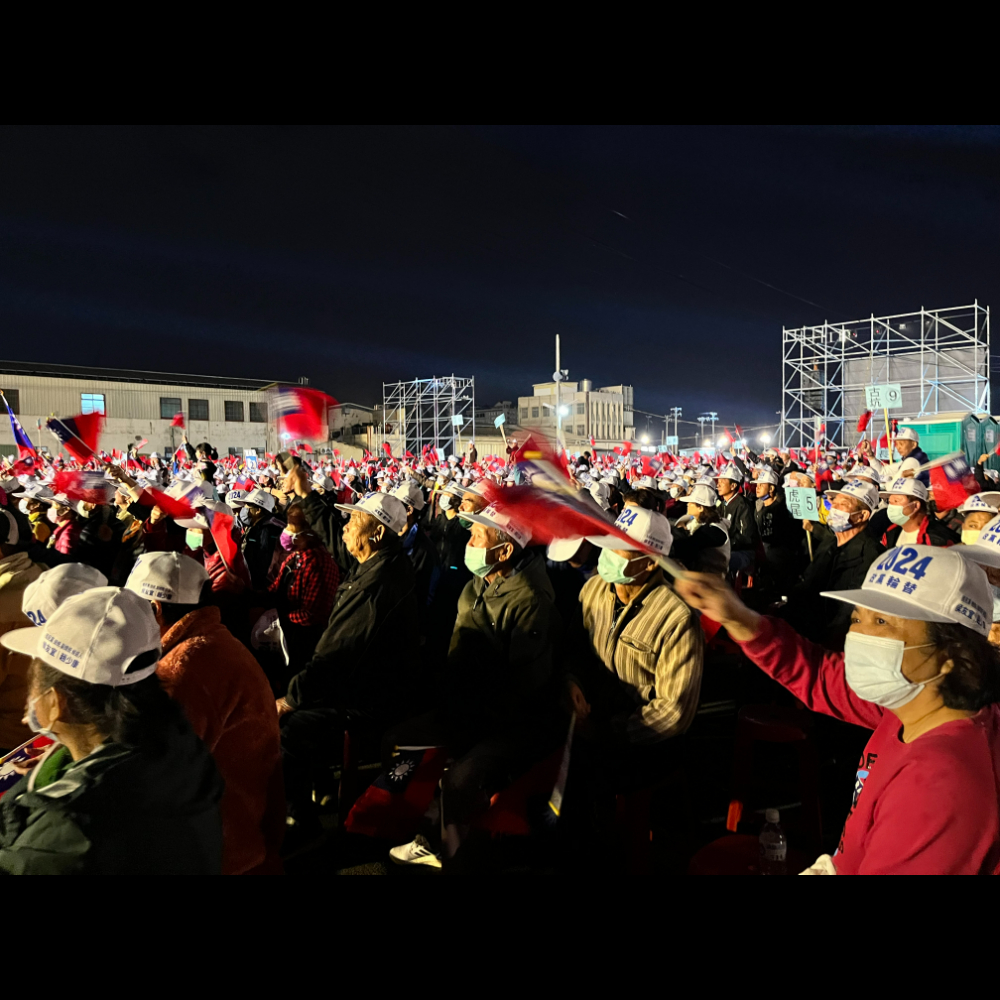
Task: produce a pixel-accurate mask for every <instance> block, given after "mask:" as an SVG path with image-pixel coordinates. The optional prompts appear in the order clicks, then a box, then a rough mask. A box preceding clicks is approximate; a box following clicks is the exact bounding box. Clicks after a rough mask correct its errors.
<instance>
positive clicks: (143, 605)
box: [0, 587, 160, 687]
mask: <svg viewBox="0 0 1000 1000" xmlns="http://www.w3.org/2000/svg"><path fill="white" fill-rule="evenodd" d="M0 644H2V645H4V646H5V647H6V648H7V649H9V650H11V651H12V652H15V653H23V654H24V655H25V656H32V657H37V658H38V659H39V660H41V661H42V663H44V664H45V665H46V666H50V667H54V668H55V669H56V670H58V671H60V672H61V673H64V674H66V675H67V676H68V677H75V678H77V680H81V681H86V682H87V683H88V684H107V685H108V686H110V687H121V686H122V685H125V684H135V683H136V682H137V681H141V680H144V679H145V678H146V677H149V675H150V674H152V673H153V672H154V671H155V670H156V664H157V662H158V660H159V658H160V626H159V625H157V624H156V618H155V616H154V615H153V609H152V608H151V607H150V606H149V604H148V603H147V602H146V601H144V600H143V599H142V598H141V597H139V595H138V594H133V593H132V592H131V591H130V590H124V589H123V588H121V587H94V588H92V589H90V590H85V591H84V592H83V593H82V594H76V595H74V596H73V597H70V598H69V599H68V600H67V601H66V602H65V603H63V604H61V605H60V606H59V607H58V608H56V610H55V611H54V612H53V613H52V617H51V618H50V619H49V620H48V621H47V622H46V623H45V624H44V625H43V626H42V627H41V628H17V629H14V630H13V631H12V632H7V633H5V634H4V635H3V636H0ZM133 664H134V665H133Z"/></svg>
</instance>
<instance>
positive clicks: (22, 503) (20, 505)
mask: <svg viewBox="0 0 1000 1000" xmlns="http://www.w3.org/2000/svg"><path fill="white" fill-rule="evenodd" d="M17 509H18V510H19V511H20V512H21V513H22V514H30V513H31V508H30V507H29V506H28V501H27V500H18V501H17Z"/></svg>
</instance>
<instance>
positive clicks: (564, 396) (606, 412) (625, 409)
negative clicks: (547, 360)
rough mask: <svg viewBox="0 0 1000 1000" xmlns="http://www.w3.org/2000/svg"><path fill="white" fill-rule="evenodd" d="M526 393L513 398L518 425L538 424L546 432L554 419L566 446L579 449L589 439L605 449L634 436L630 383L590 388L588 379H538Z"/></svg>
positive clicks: (535, 425)
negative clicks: (518, 416)
mask: <svg viewBox="0 0 1000 1000" xmlns="http://www.w3.org/2000/svg"><path fill="white" fill-rule="evenodd" d="M532 390H533V393H532V395H530V396H519V397H518V400H517V405H518V410H519V411H520V420H519V422H520V424H521V426H522V427H539V428H541V429H542V430H547V431H549V432H550V433H552V432H554V431H555V430H556V422H557V421H558V422H559V425H560V427H561V429H562V434H563V438H564V440H565V442H566V445H567V447H568V448H571V449H574V450H575V449H577V448H580V449H583V448H587V447H589V446H590V439H591V438H594V439H595V440H596V441H597V447H598V448H600V449H609V448H612V447H614V446H615V445H618V444H621V443H622V441H631V440H634V438H635V415H634V410H633V399H634V396H633V389H632V386H630V385H610V386H604V387H603V388H600V389H595V388H594V383H593V382H592V381H591V380H590V379H584V380H583V381H582V382H562V383H556V382H539V383H537V384H536V385H534V386H532Z"/></svg>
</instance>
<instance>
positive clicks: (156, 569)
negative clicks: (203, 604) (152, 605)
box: [125, 552, 208, 604]
mask: <svg viewBox="0 0 1000 1000" xmlns="http://www.w3.org/2000/svg"><path fill="white" fill-rule="evenodd" d="M207 580H208V572H207V570H206V569H205V567H204V566H202V564H201V563H200V562H198V561H196V560H195V559H192V558H191V557H190V556H186V555H184V554H183V553H181V552H144V553H143V554H142V555H141V556H139V558H138V559H136V561H135V566H133V567H132V572H131V573H129V575H128V579H127V580H126V581H125V589H126V590H131V591H132V592H133V593H134V594H138V595H139V596H140V597H142V598H144V599H145V600H147V601H163V602H165V603H167V604H197V603H198V602H199V601H200V600H201V589H202V587H204V585H205V582H206V581H207Z"/></svg>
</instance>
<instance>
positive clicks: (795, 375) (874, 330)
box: [781, 301, 990, 448]
mask: <svg viewBox="0 0 1000 1000" xmlns="http://www.w3.org/2000/svg"><path fill="white" fill-rule="evenodd" d="M782 341H783V343H782V396H781V443H782V445H783V446H784V447H791V448H803V447H810V446H811V445H812V444H813V442H814V441H815V440H816V438H817V436H818V434H819V429H820V427H821V426H823V425H825V426H826V430H825V432H824V436H825V437H826V438H827V440H828V441H829V442H830V443H831V444H833V445H836V446H838V447H841V446H842V447H849V446H851V445H853V444H854V443H855V440H854V437H853V434H854V428H853V424H854V423H855V422H856V421H857V418H858V417H859V416H860V414H861V413H863V412H864V411H865V410H866V409H867V406H866V405H865V386H866V385H885V384H889V383H899V385H900V386H901V387H902V392H903V406H902V408H901V409H895V410H893V411H892V413H891V414H890V416H893V417H898V418H900V419H901V420H906V419H910V420H912V419H915V418H917V417H923V416H928V415H931V414H935V413H938V412H947V411H955V410H958V411H966V412H975V413H989V410H990V310H989V307H984V306H981V305H979V302H978V301H977V302H975V303H973V304H972V305H971V306H955V307H952V308H949V309H923V308H921V309H920V310H919V312H911V313H900V314H899V315H896V316H874V315H873V316H870V317H869V318H868V319H860V320H851V321H850V322H847V323H828V322H824V323H823V324H822V325H821V326H803V327H799V328H797V329H794V330H789V329H787V328H782Z"/></svg>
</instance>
